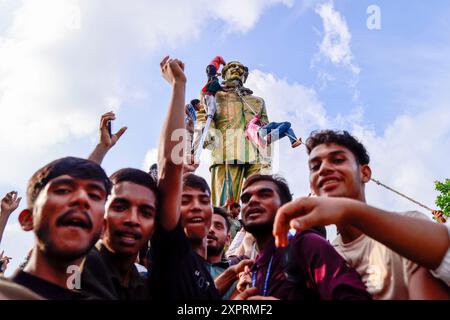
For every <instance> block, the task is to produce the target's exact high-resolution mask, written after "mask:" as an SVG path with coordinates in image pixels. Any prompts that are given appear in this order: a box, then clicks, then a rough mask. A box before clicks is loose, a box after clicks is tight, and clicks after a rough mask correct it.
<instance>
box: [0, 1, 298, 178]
mask: <svg viewBox="0 0 450 320" xmlns="http://www.w3.org/2000/svg"><path fill="white" fill-rule="evenodd" d="M276 4H283V5H287V6H289V5H291V4H292V1H290V0H265V1H246V2H243V3H239V4H238V3H237V1H225V0H223V1H218V2H216V3H214V4H213V5H212V4H211V2H210V1H207V0H197V1H182V0H170V1H144V0H136V1H133V3H132V4H127V5H124V3H123V2H122V1H119V0H115V1H88V0H67V1H59V0H41V1H24V2H21V3H16V4H14V5H13V3H12V2H8V1H6V2H5V4H2V8H3V9H5V11H2V14H1V17H4V16H7V17H8V19H4V20H2V21H8V22H9V25H3V24H2V25H1V27H2V28H1V29H0V118H1V119H2V126H0V149H1V150H8V151H9V154H8V163H15V169H16V170H10V169H7V166H6V165H3V164H4V163H1V164H2V165H1V166H0V185H1V184H2V183H10V182H11V181H18V180H20V179H22V180H23V179H24V177H23V176H20V175H21V174H22V173H23V172H25V171H26V168H28V167H29V164H30V163H42V162H43V161H41V159H42V157H43V156H45V155H48V153H47V152H46V151H45V150H46V149H47V150H48V149H53V150H54V149H55V148H57V149H58V150H62V149H63V146H64V144H66V143H67V142H68V141H70V140H71V139H74V138H83V137H86V136H87V135H90V134H92V133H93V132H94V131H95V129H96V127H97V121H98V117H99V115H100V114H102V113H103V112H106V111H109V110H111V109H113V110H115V111H117V110H118V109H119V108H120V107H121V104H122V101H129V100H130V99H136V97H138V98H139V97H143V95H142V94H138V95H136V92H138V93H139V89H138V90H137V91H136V89H135V88H133V86H135V85H137V86H138V87H139V84H130V83H126V82H124V80H123V79H124V78H126V77H125V76H126V74H127V72H128V71H127V70H128V67H129V66H130V64H131V63H132V61H133V60H134V59H135V58H136V57H139V58H142V57H149V56H150V55H151V54H152V53H153V52H155V51H156V50H158V49H159V48H163V47H167V46H169V47H179V46H180V45H182V44H183V43H186V42H187V41H190V40H192V39H196V38H198V37H199V35H200V33H201V32H202V30H203V28H204V27H205V25H207V24H208V23H209V22H210V21H212V20H219V21H220V22H221V24H222V27H223V30H224V31H227V32H238V33H243V32H247V31H249V30H250V29H251V28H252V27H253V26H254V24H255V23H256V22H257V21H258V19H259V17H260V16H261V15H262V13H263V12H264V10H266V9H267V8H268V7H270V6H272V5H276ZM236 8H239V10H236ZM6 11H8V12H6ZM174 21H176V23H174ZM129 86H132V87H131V88H130V87H129ZM46 160H48V159H47V158H46ZM44 162H45V161H44Z"/></svg>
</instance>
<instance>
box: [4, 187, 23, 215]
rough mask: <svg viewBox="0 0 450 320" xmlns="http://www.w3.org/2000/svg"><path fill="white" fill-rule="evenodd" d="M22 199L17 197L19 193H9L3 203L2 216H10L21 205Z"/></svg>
mask: <svg viewBox="0 0 450 320" xmlns="http://www.w3.org/2000/svg"><path fill="white" fill-rule="evenodd" d="M20 200H22V197H18V196H17V191H11V192H8V193H7V194H6V195H5V196H4V197H3V199H2V201H1V207H0V210H1V215H2V216H3V215H6V216H9V215H10V214H11V213H12V212H13V211H14V210H16V209H17V207H18V206H19V204H20Z"/></svg>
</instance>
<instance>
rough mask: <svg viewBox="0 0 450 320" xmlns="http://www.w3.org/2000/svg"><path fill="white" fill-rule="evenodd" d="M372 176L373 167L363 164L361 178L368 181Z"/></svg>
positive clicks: (365, 181)
mask: <svg viewBox="0 0 450 320" xmlns="http://www.w3.org/2000/svg"><path fill="white" fill-rule="evenodd" d="M371 177H372V169H370V167H369V165H367V164H364V165H362V166H361V179H362V182H364V183H367V182H369V181H370V178H371Z"/></svg>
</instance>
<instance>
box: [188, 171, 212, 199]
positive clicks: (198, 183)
mask: <svg viewBox="0 0 450 320" xmlns="http://www.w3.org/2000/svg"><path fill="white" fill-rule="evenodd" d="M186 187H188V188H192V189H197V190H201V191H203V192H207V193H208V194H209V195H211V189H210V188H209V185H208V183H207V182H206V180H205V179H203V178H202V177H200V176H197V175H196V174H193V173H186V174H184V175H183V188H186Z"/></svg>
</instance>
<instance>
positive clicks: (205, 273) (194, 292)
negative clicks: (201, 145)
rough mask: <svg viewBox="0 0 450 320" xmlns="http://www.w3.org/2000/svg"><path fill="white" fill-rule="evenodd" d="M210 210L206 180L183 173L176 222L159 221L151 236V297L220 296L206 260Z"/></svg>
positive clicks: (203, 297) (207, 297)
mask: <svg viewBox="0 0 450 320" xmlns="http://www.w3.org/2000/svg"><path fill="white" fill-rule="evenodd" d="M161 194H162V198H163V199H164V193H161ZM212 210H213V209H212V204H211V191H210V189H209V186H208V184H207V183H206V181H205V180H204V179H203V178H201V177H199V176H196V175H194V174H186V175H185V176H184V177H183V189H182V200H181V208H180V214H179V220H178V223H177V224H175V225H174V226H173V227H172V228H171V229H169V230H167V229H166V228H165V227H164V226H163V225H162V226H161V227H160V228H159V229H157V230H156V232H155V235H154V236H153V238H152V245H151V249H150V250H151V261H152V267H153V268H152V271H151V275H150V285H151V287H152V293H153V297H154V298H155V299H161V300H193V299H198V300H219V299H220V294H219V292H218V291H217V289H216V287H215V284H214V280H213V278H212V277H211V274H210V272H209V270H208V264H207V260H206V258H207V235H208V231H209V228H210V225H211V216H212ZM166 213H168V212H164V214H166ZM158 227H159V226H158Z"/></svg>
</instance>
